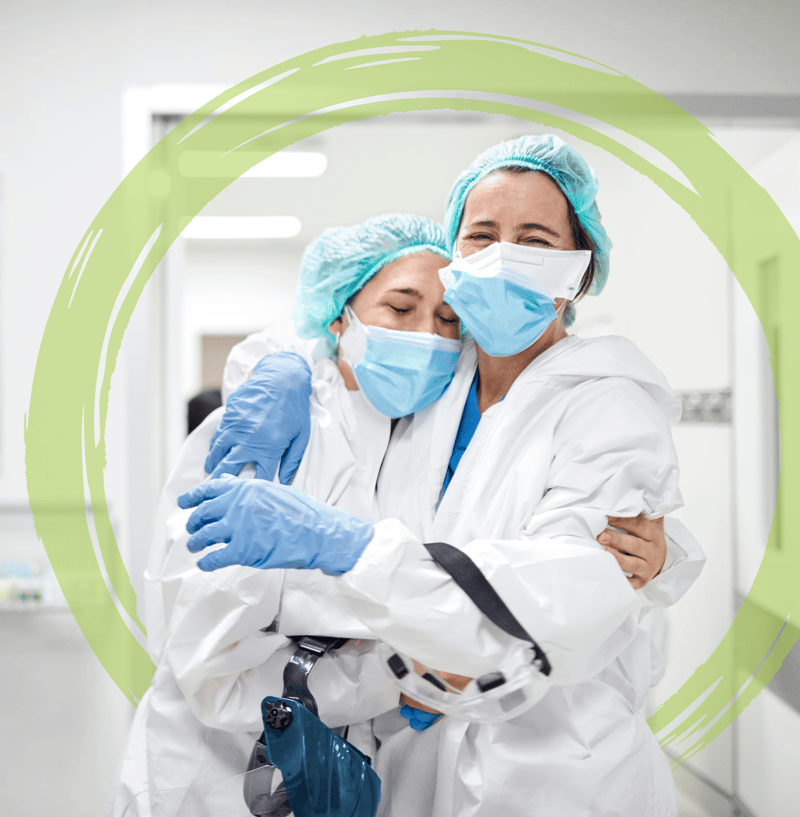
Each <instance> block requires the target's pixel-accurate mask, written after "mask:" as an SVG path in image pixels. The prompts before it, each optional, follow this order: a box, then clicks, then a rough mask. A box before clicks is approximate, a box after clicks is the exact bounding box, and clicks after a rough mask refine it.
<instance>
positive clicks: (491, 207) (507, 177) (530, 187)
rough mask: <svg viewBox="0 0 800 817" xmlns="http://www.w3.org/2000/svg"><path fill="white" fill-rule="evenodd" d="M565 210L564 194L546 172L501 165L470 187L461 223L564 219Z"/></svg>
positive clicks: (566, 208)
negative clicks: (511, 168)
mask: <svg viewBox="0 0 800 817" xmlns="http://www.w3.org/2000/svg"><path fill="white" fill-rule="evenodd" d="M568 214H569V208H568V205H567V199H566V197H565V196H564V194H563V193H562V192H561V188H560V187H559V186H558V185H557V184H556V183H555V182H554V181H553V179H551V178H550V176H548V175H547V174H546V173H539V172H536V171H530V172H526V173H515V172H509V171H507V170H504V169H502V168H501V169H500V170H495V171H493V172H491V173H490V174H489V175H488V176H486V178H484V179H481V181H480V182H478V184H476V185H475V187H473V188H472V190H471V191H470V193H469V195H468V196H467V200H466V203H465V205H464V214H463V217H462V220H461V223H462V225H464V224H468V223H469V222H471V221H495V222H498V223H500V222H501V221H502V222H503V223H509V222H514V223H526V222H539V223H541V222H542V220H543V219H547V220H548V221H551V220H554V221H561V220H565V221H568V217H569V216H568Z"/></svg>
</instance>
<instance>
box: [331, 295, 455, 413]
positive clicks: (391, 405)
mask: <svg viewBox="0 0 800 817" xmlns="http://www.w3.org/2000/svg"><path fill="white" fill-rule="evenodd" d="M342 314H343V315H344V317H346V318H347V319H348V321H349V325H348V327H347V329H345V331H344V332H343V333H342V337H341V340H340V341H339V350H340V353H341V354H342V357H343V359H344V361H345V362H346V363H347V364H348V365H349V366H350V368H351V369H352V370H353V374H354V375H355V378H356V382H357V383H358V386H359V388H360V389H361V390H362V391H363V392H364V396H365V397H366V398H367V399H368V400H369V401H370V403H372V405H373V406H375V408H376V409H377V410H378V411H379V412H380V413H381V414H385V415H386V416H387V417H392V418H394V417H405V416H406V415H407V414H414V412H417V411H420V410H421V409H424V408H425V407H426V406H429V405H430V404H431V403H433V402H434V401H436V400H438V399H439V398H440V397H441V396H442V394H443V393H444V390H445V389H446V388H447V387H448V386H449V385H450V381H451V380H452V379H453V373H454V372H455V370H456V363H457V362H458V355H459V353H460V351H461V341H460V340H451V339H450V338H443V337H442V336H441V335H431V334H429V333H428V332H403V331H400V330H399V329H384V328H382V327H379V326H366V325H365V324H363V323H361V321H360V320H359V319H358V317H357V316H356V313H355V312H353V310H352V309H351V308H350V307H349V306H346V307H345V308H344V312H343V313H342Z"/></svg>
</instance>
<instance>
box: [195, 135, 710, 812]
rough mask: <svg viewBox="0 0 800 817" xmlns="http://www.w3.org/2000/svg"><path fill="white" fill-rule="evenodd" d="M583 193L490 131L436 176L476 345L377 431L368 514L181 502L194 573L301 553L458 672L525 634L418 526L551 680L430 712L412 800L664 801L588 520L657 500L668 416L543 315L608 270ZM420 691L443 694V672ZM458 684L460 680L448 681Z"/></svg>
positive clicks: (644, 384)
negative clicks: (543, 662)
mask: <svg viewBox="0 0 800 817" xmlns="http://www.w3.org/2000/svg"><path fill="white" fill-rule="evenodd" d="M596 190H597V183H596V180H595V177H594V173H593V172H592V171H591V169H590V168H589V167H588V166H587V165H586V164H585V162H584V161H583V160H582V159H581V157H580V156H579V155H578V154H577V153H575V151H574V150H572V149H571V148H569V146H567V145H565V144H564V143H563V142H562V141H561V140H560V139H558V138H557V137H524V138H522V139H520V140H516V141H514V142H510V143H503V144H501V145H499V146H497V147H495V148H493V149H491V150H489V151H487V152H486V153H484V154H482V155H481V156H480V157H478V159H476V161H475V162H474V163H473V165H471V166H470V168H469V169H468V170H467V171H466V172H465V173H464V174H462V176H461V177H460V178H459V180H458V181H457V182H456V185H455V186H454V189H453V191H452V192H451V195H450V199H449V202H448V213H447V228H448V234H449V238H450V239H451V241H453V242H454V245H455V249H456V250H457V253H458V254H460V255H461V256H462V257H463V260H461V259H457V260H456V261H454V263H453V265H452V266H451V267H450V268H449V269H447V270H444V271H443V274H442V280H443V282H444V283H445V284H446V286H447V289H446V294H445V301H446V302H448V303H450V304H451V305H452V306H453V307H454V309H455V311H456V312H457V314H458V315H459V317H460V318H461V319H462V321H463V323H464V324H465V326H466V328H467V329H468V330H469V331H470V333H471V334H472V336H473V337H474V338H475V340H476V341H477V343H476V344H474V345H473V344H471V343H470V344H469V346H468V348H466V349H465V350H464V353H462V356H461V358H460V360H459V365H458V369H457V371H456V375H455V379H454V381H453V383H452V385H451V387H450V388H449V389H448V391H447V392H446V394H445V395H444V397H443V398H442V399H441V400H440V401H439V402H438V403H436V404H435V405H433V406H431V407H430V408H429V409H427V410H424V411H421V412H419V413H417V414H416V415H415V416H414V417H413V418H406V419H403V420H401V421H400V424H399V425H398V428H397V429H395V433H394V435H393V437H392V442H391V445H390V448H389V451H388V453H387V455H386V458H385V460H384V463H383V466H382V469H381V474H380V479H379V485H378V499H379V508H380V516H381V517H382V518H383V521H381V522H379V523H377V524H372V523H370V522H368V521H363V520H357V519H354V518H353V517H352V516H349V515H345V514H342V513H341V512H339V511H335V510H332V509H330V508H327V507H325V506H321V505H318V504H317V503H314V502H313V501H310V500H308V499H307V498H304V497H302V495H301V493H300V492H299V491H297V490H295V489H294V488H287V487H283V486H275V485H272V484H269V483H265V482H260V483H258V484H257V485H254V486H253V487H252V489H250V490H248V496H244V491H243V489H242V486H241V483H240V482H239V481H225V482H222V481H211V482H209V483H207V484H206V485H204V486H202V487H201V488H198V489H194V490H192V491H189V492H187V494H185V495H184V496H183V497H181V498H180V502H181V504H182V505H183V506H186V507H188V506H198V510H197V511H196V512H195V513H194V514H193V516H192V517H191V518H190V521H189V523H188V524H189V529H190V530H191V531H192V532H193V535H192V537H191V538H190V540H189V543H188V544H189V548H190V549H192V550H201V549H203V548H204V547H207V546H208V545H211V544H215V543H219V542H225V543H227V544H226V546H225V547H224V548H222V549H220V550H218V551H217V552H215V553H213V554H211V557H209V556H206V557H204V558H205V559H206V560H208V559H209V558H210V559H211V562H210V563H209V562H208V561H207V562H206V564H205V565H203V567H204V569H209V568H212V569H213V568H215V567H220V566H224V565H226V564H233V563H238V564H245V565H247V564H249V565H252V566H256V567H260V568H269V567H283V566H286V565H289V564H291V565H292V566H294V567H316V568H319V569H321V570H322V571H323V572H324V573H326V574H328V575H330V576H334V577H337V578H335V579H334V581H335V582H336V583H337V587H338V590H339V592H340V593H341V595H342V597H343V598H346V599H347V601H348V603H349V604H350V609H351V610H352V611H353V612H354V613H355V615H356V616H357V617H358V618H359V619H360V620H361V621H363V622H364V623H365V624H366V625H367V626H368V627H369V629H370V630H371V632H373V633H375V634H376V635H377V636H378V637H380V638H381V639H383V640H384V641H386V642H387V643H388V644H391V645H392V647H394V648H395V649H397V650H398V651H402V652H403V653H406V654H408V655H409V656H411V657H412V658H414V659H416V661H418V662H422V663H423V664H425V665H426V666H427V667H429V668H435V669H437V670H442V671H446V672H447V673H456V674H459V675H461V676H464V677H465V678H474V679H478V678H481V677H486V676H488V675H489V674H490V673H493V672H498V671H499V672H502V673H503V675H504V676H505V678H507V679H512V678H517V679H518V678H520V677H521V674H524V672H525V671H526V670H527V671H528V673H529V675H530V679H531V684H532V686H535V685H536V678H537V676H538V678H539V681H541V673H539V671H538V669H537V668H536V667H535V666H533V665H532V664H531V657H532V656H531V650H530V643H529V642H527V641H524V640H521V639H518V638H515V637H513V636H510V635H507V634H506V633H504V632H503V631H501V630H500V629H499V628H497V627H496V626H494V625H493V624H491V622H489V621H488V620H487V619H486V618H485V617H484V616H483V614H482V613H481V612H480V611H479V610H478V608H477V607H476V606H475V605H474V604H473V602H472V601H471V600H470V599H469V598H468V597H467V595H466V594H465V593H464V592H463V591H462V590H461V589H460V588H459V587H458V586H456V585H455V583H454V582H453V581H452V580H450V578H449V576H448V575H447V573H445V572H444V571H443V570H442V569H441V568H440V567H439V566H438V565H437V564H436V563H434V562H433V561H432V559H431V557H430V555H429V552H428V550H427V549H426V548H425V547H424V546H423V544H422V543H423V542H432V541H440V542H448V543H450V544H451V545H455V546H456V547H457V548H459V549H460V550H462V551H463V552H464V553H466V554H467V555H468V556H469V557H470V558H471V559H472V560H473V562H474V563H475V564H476V565H477V566H478V568H479V569H480V570H481V571H482V573H483V574H484V576H486V577H487V578H488V579H489V580H490V582H491V583H492V584H493V585H494V587H495V589H496V590H497V591H498V592H499V593H500V595H501V597H502V598H503V599H504V600H505V602H506V604H507V605H508V606H509V607H510V608H511V611H512V612H513V613H514V615H515V616H516V618H517V620H518V621H519V622H521V624H522V625H523V627H524V628H525V630H526V631H527V632H528V633H529V634H531V635H532V636H533V638H535V639H536V641H537V642H538V643H539V645H541V647H542V648H543V649H544V651H545V652H546V654H547V656H548V659H549V663H550V665H551V667H552V671H551V672H550V674H549V677H548V678H547V684H550V685H551V686H550V688H549V690H548V691H547V692H546V693H545V694H544V697H542V698H541V700H540V701H539V702H538V704H537V705H535V706H532V707H531V708H529V709H528V710H527V711H525V712H523V713H522V714H519V715H517V716H515V717H514V718H512V719H511V720H508V721H506V722H500V723H476V722H472V723H471V722H469V721H470V719H472V720H478V719H479V718H477V717H472V718H470V717H466V718H465V719H464V720H463V721H460V720H458V719H456V718H449V717H448V718H444V719H441V720H440V721H438V722H437V723H436V724H434V726H432V727H431V728H430V729H429V730H428V731H427V732H425V733H423V736H424V739H425V740H426V741H427V742H429V743H430V742H431V741H434V740H435V741H436V763H437V773H436V775H435V791H434V792H432V793H424V792H421V793H420V800H419V803H418V811H417V812H415V813H420V814H423V813H425V814H433V815H435V817H444V815H448V817H449V815H459V817H471V816H472V815H497V814H501V813H506V814H509V815H517V814H518V815H540V814H541V815H545V814H546V815H552V814H558V815H564V816H565V817H572V815H574V816H575V817H578V815H581V816H583V815H597V817H600V815H603V817H609V816H610V815H619V816H620V817H622V815H627V816H629V815H640V816H641V817H648V815H653V816H654V817H655V816H656V815H657V816H658V817H668V816H669V815H674V814H675V801H674V791H673V786H672V780H671V775H670V773H669V769H668V767H667V764H666V762H665V760H664V757H663V755H662V753H661V751H660V749H659V747H658V745H657V743H656V742H655V739H654V737H653V735H652V734H651V732H650V730H649V729H648V727H647V724H646V722H645V721H644V719H643V717H642V715H641V714H640V712H639V709H640V707H641V705H642V703H643V699H644V695H645V693H646V691H647V689H648V688H649V687H650V685H651V683H652V682H653V680H654V678H657V676H658V673H659V672H660V670H661V667H660V666H659V663H660V659H659V657H658V656H657V655H655V654H654V653H653V651H652V650H651V644H650V640H649V637H648V636H647V634H646V633H645V631H644V630H643V629H641V628H640V627H638V623H639V619H640V616H641V613H642V608H643V606H646V604H647V603H648V601H647V599H646V598H645V596H644V595H643V594H642V593H638V594H637V593H636V592H635V591H634V590H633V589H632V588H631V586H630V585H629V584H628V582H627V581H626V580H625V578H624V576H623V575H622V574H621V572H620V571H619V570H618V568H617V566H616V565H615V564H614V561H613V559H611V558H610V557H609V556H608V554H604V553H603V552H602V550H601V549H600V548H599V547H598V545H597V544H596V542H595V536H596V535H597V534H598V533H600V531H602V529H603V528H604V526H605V525H606V521H607V518H608V517H610V516H621V515H625V516H633V515H635V514H639V513H644V514H645V515H647V516H649V517H658V516H662V515H664V514H666V513H669V512H670V511H672V510H674V509H676V508H678V507H679V506H680V504H681V498H680V494H679V492H678V488H677V476H678V471H677V462H676V459H675V452H674V448H673V446H672V442H671V438H670V432H669V426H670V424H671V423H673V422H675V421H676V420H677V418H678V416H679V413H680V411H679V404H678V403H677V401H676V400H675V398H674V397H673V396H672V394H671V392H670V391H669V388H668V386H667V383H666V381H665V380H664V378H663V376H662V375H661V374H660V373H659V372H658V371H657V370H656V369H655V367H654V366H653V365H652V364H651V363H650V362H649V361H648V360H647V359H646V358H645V357H644V356H643V355H642V354H641V353H640V352H639V351H638V350H637V349H636V347H635V346H634V345H633V344H631V343H630V342H628V341H626V340H624V339H621V338H613V337H612V338H598V339H592V340H581V339H580V338H577V337H574V336H573V337H570V336H568V335H567V333H566V331H565V328H564V323H565V321H564V317H563V316H564V314H565V313H566V315H567V322H569V320H570V315H571V311H572V301H574V299H575V297H576V296H577V295H580V294H582V293H583V292H584V291H586V290H587V289H588V290H589V291H590V293H594V294H597V293H598V292H599V290H600V289H601V288H602V285H603V284H604V282H605V276H606V275H607V271H608V250H609V249H610V242H609V241H608V238H607V236H606V234H605V231H604V230H603V228H602V225H601V223H600V217H599V212H598V210H597V206H596V204H595V195H596ZM581 250H585V252H584V253H583V255H581ZM471 256H474V257H473V258H472V261H470V260H469V258H470V257H471ZM588 256H591V258H589V257H588ZM581 259H583V260H582V261H581ZM587 263H588V269H587ZM581 264H582V266H581ZM476 371H477V375H476ZM476 414H477V417H478V418H479V422H476V421H475V419H474V418H475V415H476ZM470 415H471V416H472V419H470ZM459 420H460V422H459ZM473 433H474V436H472V434H473ZM461 454H463V459H461V461H460V462H459V458H460V456H461ZM421 463H422V464H423V465H422V466H421ZM412 473H414V474H418V475H419V478H418V479H410V478H409V476H410V474H412ZM256 497H257V500H256ZM387 517H388V518H387ZM392 517H393V518H392ZM233 520H236V521H237V522H238V523H240V524H238V526H237V527H236V528H234V527H232V525H231V522H232V521H233ZM683 542H684V544H686V543H691V537H686V538H684V540H683ZM679 550H680V548H679ZM701 564H702V555H701V554H700V553H699V550H698V549H696V548H695V546H694V545H693V544H688V545H687V547H684V548H683V552H682V553H679V554H678V556H677V558H675V560H674V564H673V565H672V567H671V569H670V571H667V572H665V573H664V575H663V576H662V577H659V578H663V579H664V580H665V581H664V582H662V586H661V587H660V588H659V589H658V590H657V592H656V596H658V595H659V593H660V594H661V596H662V599H661V600H662V601H669V600H674V599H675V598H677V597H678V596H679V595H680V594H681V593H682V592H683V591H685V589H686V587H687V586H688V584H690V583H691V581H692V580H693V579H694V578H695V577H696V575H697V573H698V572H699V566H700V565H701ZM670 573H671V575H669V574H670ZM656 582H658V579H657V580H656ZM656 582H654V583H653V584H656ZM399 680H400V683H401V685H402V684H404V683H407V684H408V687H407V688H408V690H409V692H412V693H416V692H417V691H419V690H421V689H422V688H423V687H424V686H425V684H424V683H422V684H421V683H420V681H419V676H417V675H416V674H415V673H413V672H412V673H409V674H408V675H406V676H405V678H404V679H402V678H401V679H399ZM409 681H414V683H409ZM547 684H545V685H544V686H547ZM459 686H461V684H459ZM539 687H540V688H541V687H542V684H541V683H540V684H539ZM429 692H430V695H429V696H428V698H429V699H430V701H431V702H433V703H435V702H436V701H437V700H439V699H440V700H441V702H442V708H443V709H447V711H451V712H452V713H453V714H456V713H457V711H458V704H457V702H456V703H453V700H452V699H455V698H458V695H457V694H455V690H451V691H450V692H449V693H447V694H444V695H440V694H439V693H438V692H437V691H436V688H435V687H433V686H429ZM437 696H438V698H437ZM448 696H449V697H448ZM417 697H423V696H421V695H420V696H417ZM480 697H481V695H480V692H479V690H478V689H477V688H476V682H474V681H473V682H471V683H470V684H469V685H468V686H467V687H466V689H465V691H464V696H463V698H464V700H472V701H479V699H480ZM532 700H533V697H531V701H532ZM472 711H473V712H474V711H476V710H475V707H474V706H473V707H472ZM376 734H378V735H379V736H380V729H376ZM390 748H391V740H389V741H388V744H387V745H386V746H384V745H382V747H381V753H383V752H384V751H385V750H386V749H389V750H390ZM393 780H394V778H392V779H390V780H389V781H388V783H389V786H388V787H389V789H390V790H391V789H392V783H393ZM386 785H387V780H386V779H385V778H384V786H385V787H386ZM420 788H423V787H420Z"/></svg>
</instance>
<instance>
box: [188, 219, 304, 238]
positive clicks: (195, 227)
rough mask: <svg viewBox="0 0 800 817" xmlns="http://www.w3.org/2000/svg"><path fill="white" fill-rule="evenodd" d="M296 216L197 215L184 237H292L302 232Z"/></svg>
mask: <svg viewBox="0 0 800 817" xmlns="http://www.w3.org/2000/svg"><path fill="white" fill-rule="evenodd" d="M300 227H301V225H300V219H299V218H295V217H294V216H197V217H196V218H194V219H192V221H190V222H189V224H188V225H187V226H186V227H185V229H184V230H183V233H182V235H183V237H184V238H201V239H206V238H216V239H226V238H291V237H292V236H295V235H297V234H298V233H299V232H300Z"/></svg>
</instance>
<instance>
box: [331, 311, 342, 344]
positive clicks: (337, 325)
mask: <svg viewBox="0 0 800 817" xmlns="http://www.w3.org/2000/svg"><path fill="white" fill-rule="evenodd" d="M328 331H329V332H330V333H331V334H332V335H335V336H336V337H337V338H338V337H340V336H341V334H342V332H344V322H343V319H342V316H341V315H339V317H338V318H337V319H336V320H335V321H333V322H332V323H331V324H329V325H328Z"/></svg>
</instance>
